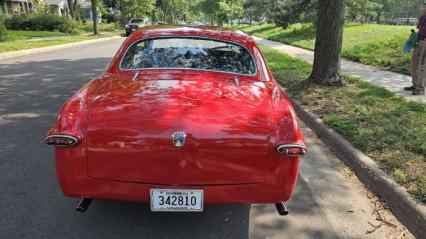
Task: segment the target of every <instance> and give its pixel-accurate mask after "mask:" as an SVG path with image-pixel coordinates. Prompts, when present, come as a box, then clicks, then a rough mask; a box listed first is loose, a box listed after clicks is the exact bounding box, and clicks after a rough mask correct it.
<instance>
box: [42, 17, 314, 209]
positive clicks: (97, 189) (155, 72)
mask: <svg viewBox="0 0 426 239" xmlns="http://www.w3.org/2000/svg"><path fill="white" fill-rule="evenodd" d="M45 141H46V143H47V144H49V145H54V146H56V147H55V157H56V171H57V176H58V179H59V182H60V186H61V188H62V191H63V192H64V194H65V195H66V196H69V197H81V198H82V201H81V203H80V204H79V205H78V207H77V209H78V210H80V211H84V210H86V209H87V207H88V206H89V205H90V202H91V200H92V199H93V198H96V199H114V200H128V201H138V202H145V203H150V204H151V209H152V211H202V210H203V207H204V205H206V204H230V203H243V204H250V203H273V204H276V205H277V208H278V211H279V213H280V214H286V213H287V210H286V208H285V204H284V202H286V201H287V200H289V198H290V196H291V194H292V191H293V189H294V187H295V183H296V177H297V171H298V163H299V157H300V156H302V155H304V154H305V153H306V145H305V141H304V138H303V135H302V132H301V130H300V125H299V122H298V118H297V116H296V114H295V111H294V109H293V107H292V105H291V103H290V100H289V99H288V98H287V96H286V95H285V94H284V92H283V91H282V90H281V87H280V86H279V84H278V83H277V82H276V81H275V80H274V79H273V77H272V75H271V72H270V70H269V69H268V67H267V65H266V62H265V60H264V58H263V57H262V54H261V52H260V50H259V48H258V47H257V46H256V43H255V42H254V40H253V39H252V38H251V37H250V36H248V35H247V34H245V33H243V32H241V31H233V30H228V29H222V28H213V27H205V26H197V27H188V26H185V27H183V26H171V25H160V26H149V27H144V28H141V29H140V30H138V31H137V32H135V33H134V34H132V35H131V36H130V37H129V38H128V39H126V40H125V42H124V43H123V45H122V46H121V48H120V49H119V51H118V52H117V54H116V55H115V56H114V58H113V59H112V62H111V64H110V65H109V66H108V68H107V69H106V70H105V72H104V73H102V74H101V75H99V76H98V77H96V78H95V79H94V80H92V81H90V82H89V83H88V84H87V85H85V86H84V87H83V88H82V89H81V90H80V91H78V92H77V93H76V94H75V95H74V96H72V97H71V98H70V99H69V100H68V101H67V102H66V103H65V104H64V106H63V107H62V109H61V110H60V113H59V115H58V118H57V121H56V124H55V126H54V128H53V129H51V130H50V131H49V132H48V134H47V137H46V139H45Z"/></svg>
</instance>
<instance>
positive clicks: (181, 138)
mask: <svg viewBox="0 0 426 239" xmlns="http://www.w3.org/2000/svg"><path fill="white" fill-rule="evenodd" d="M172 138H173V145H174V146H175V147H177V148H180V147H183V145H185V138H186V134H185V132H173V134H172Z"/></svg>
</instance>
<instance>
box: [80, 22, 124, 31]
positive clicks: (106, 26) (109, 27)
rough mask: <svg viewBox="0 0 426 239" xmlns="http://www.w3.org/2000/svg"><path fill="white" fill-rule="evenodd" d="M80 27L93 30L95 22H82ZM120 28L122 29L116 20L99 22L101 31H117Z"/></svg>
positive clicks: (84, 29)
mask: <svg viewBox="0 0 426 239" xmlns="http://www.w3.org/2000/svg"><path fill="white" fill-rule="evenodd" d="M80 29H81V30H83V31H85V32H92V31H93V23H86V24H81V25H80ZM118 29H120V26H119V24H118V23H116V22H111V23H102V24H99V31H101V32H113V31H117V30H118Z"/></svg>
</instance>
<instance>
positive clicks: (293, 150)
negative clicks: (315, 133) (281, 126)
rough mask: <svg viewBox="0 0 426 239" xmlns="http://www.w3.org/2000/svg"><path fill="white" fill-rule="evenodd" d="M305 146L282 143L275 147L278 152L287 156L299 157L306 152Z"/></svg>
mask: <svg viewBox="0 0 426 239" xmlns="http://www.w3.org/2000/svg"><path fill="white" fill-rule="evenodd" d="M306 151H307V150H306V147H304V146H302V145H298V144H282V145H279V146H278V147H277V152H278V153H279V154H282V155H285V156H289V157H300V156H303V155H305V154H306Z"/></svg>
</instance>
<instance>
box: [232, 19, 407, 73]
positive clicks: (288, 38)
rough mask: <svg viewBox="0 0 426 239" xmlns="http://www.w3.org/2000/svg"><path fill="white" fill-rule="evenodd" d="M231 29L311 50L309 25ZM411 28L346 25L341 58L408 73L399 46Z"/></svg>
mask: <svg viewBox="0 0 426 239" xmlns="http://www.w3.org/2000/svg"><path fill="white" fill-rule="evenodd" d="M234 28H239V29H242V30H244V31H246V32H247V33H248V34H252V35H256V36H259V37H263V38H266V39H269V40H273V41H279V42H283V43H287V44H291V45H294V46H298V47H302V48H305V49H309V50H313V49H314V47H315V30H314V28H313V26H312V25H311V24H294V25H291V26H290V27H289V28H288V29H285V30H284V29H282V28H281V27H276V26H275V25H272V24H264V25H253V26H243V27H241V26H235V27H234ZM411 28H412V27H409V26H390V25H376V24H346V25H345V29H344V36H343V49H342V56H343V57H345V58H347V59H350V60H354V61H357V62H361V63H364V64H368V65H376V66H380V67H384V68H386V69H389V70H391V71H395V72H400V73H403V74H409V65H410V64H409V63H410V54H403V53H402V45H403V44H404V42H405V41H406V39H407V38H408V37H409V35H410V33H411V32H410V29H411Z"/></svg>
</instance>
